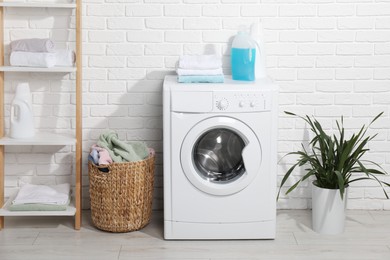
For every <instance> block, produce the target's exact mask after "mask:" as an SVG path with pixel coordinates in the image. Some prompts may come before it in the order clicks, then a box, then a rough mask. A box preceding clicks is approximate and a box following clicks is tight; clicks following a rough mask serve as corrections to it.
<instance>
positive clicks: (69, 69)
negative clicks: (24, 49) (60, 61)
mask: <svg viewBox="0 0 390 260" xmlns="http://www.w3.org/2000/svg"><path fill="white" fill-rule="evenodd" d="M0 71H8V72H65V73H71V72H76V67H52V68H36V67H14V66H0Z"/></svg>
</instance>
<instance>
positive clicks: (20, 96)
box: [10, 83, 35, 138]
mask: <svg viewBox="0 0 390 260" xmlns="http://www.w3.org/2000/svg"><path fill="white" fill-rule="evenodd" d="M34 135H35V128H34V118H33V112H32V104H31V94H30V87H29V85H28V83H20V84H18V85H17V86H16V91H15V97H14V99H13V100H12V103H11V125H10V137H11V138H31V137H34Z"/></svg>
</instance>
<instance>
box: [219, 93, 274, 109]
mask: <svg viewBox="0 0 390 260" xmlns="http://www.w3.org/2000/svg"><path fill="white" fill-rule="evenodd" d="M270 95H271V93H270V92H269V91H242V92H237V91H234V92H228V91H221V92H219V91H214V92H213V102H214V105H213V111H214V112H256V111H267V110H270V109H271V96H270Z"/></svg>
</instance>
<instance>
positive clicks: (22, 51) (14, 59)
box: [10, 38, 75, 68]
mask: <svg viewBox="0 0 390 260" xmlns="http://www.w3.org/2000/svg"><path fill="white" fill-rule="evenodd" d="M10 45H11V55H10V65H11V66H21V67H44V68H51V67H54V66H59V67H71V66H73V65H74V63H75V53H74V52H73V51H70V50H65V49H64V50H56V49H55V45H54V43H53V41H52V40H50V39H37V38H32V39H23V40H17V41H12V42H11V44H10Z"/></svg>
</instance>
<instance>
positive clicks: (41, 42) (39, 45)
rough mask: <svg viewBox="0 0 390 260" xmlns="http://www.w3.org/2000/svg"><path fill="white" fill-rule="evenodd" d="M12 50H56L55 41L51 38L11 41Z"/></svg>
mask: <svg viewBox="0 0 390 260" xmlns="http://www.w3.org/2000/svg"><path fill="white" fill-rule="evenodd" d="M10 45H11V51H27V52H54V47H55V46H54V42H53V41H52V40H50V39H38V38H31V39H22V40H16V41H12V42H11V44H10Z"/></svg>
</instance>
